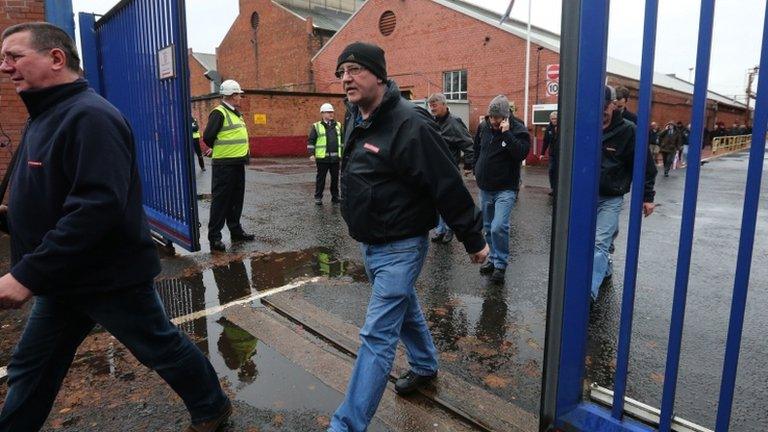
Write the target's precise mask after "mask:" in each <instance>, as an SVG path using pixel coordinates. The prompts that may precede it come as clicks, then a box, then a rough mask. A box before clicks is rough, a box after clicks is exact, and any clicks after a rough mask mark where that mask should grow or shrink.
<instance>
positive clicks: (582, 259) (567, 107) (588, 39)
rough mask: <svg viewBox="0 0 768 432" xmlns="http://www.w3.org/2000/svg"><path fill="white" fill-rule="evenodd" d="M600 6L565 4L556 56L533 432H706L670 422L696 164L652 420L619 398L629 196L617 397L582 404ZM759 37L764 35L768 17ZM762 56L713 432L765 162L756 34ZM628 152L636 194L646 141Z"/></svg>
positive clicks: (630, 288) (647, 94) (699, 129)
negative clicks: (554, 165)
mask: <svg viewBox="0 0 768 432" xmlns="http://www.w3.org/2000/svg"><path fill="white" fill-rule="evenodd" d="M658 3H659V2H658V0H646V2H645V21H644V34H643V54H642V68H641V76H640V94H639V107H638V130H647V128H648V125H649V120H650V109H651V99H652V85H653V83H652V78H653V68H654V58H655V45H656V22H657V16H658ZM608 6H609V0H569V1H567V2H563V18H562V37H561V52H560V54H561V66H562V67H561V69H560V70H561V73H562V76H561V78H562V79H561V88H560V101H559V106H560V107H561V112H560V125H561V142H562V146H561V154H560V157H561V161H562V162H561V163H560V164H559V167H560V168H559V169H560V171H559V179H558V191H559V192H558V195H557V200H556V202H555V209H554V217H553V225H552V253H551V258H550V282H549V302H548V310H547V330H546V346H545V352H544V378H543V382H542V400H541V424H540V426H541V430H552V429H554V430H567V431H591V432H601V431H612V432H613V431H615V432H619V431H633V432H637V431H652V430H659V431H662V432H669V431H670V430H673V429H674V430H676V431H694V430H696V431H700V430H705V429H704V428H701V427H698V426H695V425H691V424H688V423H685V422H683V421H680V420H679V419H676V418H675V417H674V416H673V408H674V402H675V393H676V385H677V378H678V375H677V374H678V368H679V360H680V347H681V340H682V330H683V319H684V316H685V304H686V296H687V288H688V278H689V272H690V263H691V252H692V243H693V230H694V226H695V222H696V221H695V214H696V204H697V198H698V184H699V174H700V164H690V165H689V167H688V170H687V172H686V177H685V196H684V202H683V210H682V221H681V231H680V240H679V249H678V257H677V268H676V277H675V286H674V299H673V304H672V316H671V320H670V321H671V325H670V333H669V342H668V347H667V361H666V368H665V376H664V381H663V382H664V387H663V395H662V399H661V408H660V409H655V408H650V407H648V406H647V405H644V404H641V403H638V402H636V401H632V400H629V399H627V398H626V383H627V374H628V369H629V348H630V342H631V334H632V331H631V330H632V318H633V311H634V301H635V285H636V277H637V265H638V255H639V248H640V228H641V223H642V211H641V208H642V204H643V202H642V201H643V196H642V195H643V188H642V187H633V188H632V195H631V205H630V211H629V214H630V221H629V227H628V230H627V236H628V239H627V254H626V264H625V265H626V267H625V271H624V284H623V298H622V306H621V321H620V330H619V339H618V350H617V364H616V372H615V388H614V389H613V391H612V392H611V391H610V390H607V389H600V388H595V389H593V391H594V393H595V394H596V396H597V397H596V399H598V400H602V401H603V402H604V403H605V404H606V405H610V406H611V408H610V409H608V408H605V407H604V406H603V405H598V404H596V403H594V402H592V401H590V400H586V399H585V397H584V396H585V388H586V386H585V383H584V376H585V356H586V343H587V329H588V320H589V300H588V299H589V291H590V280H591V275H592V266H593V255H594V241H595V228H596V205H597V198H598V180H599V173H600V159H601V135H602V133H601V123H602V106H603V86H604V83H605V70H606V67H605V66H606V46H607V34H608V9H609V8H608ZM714 6H715V0H703V1H702V2H701V13H700V18H699V38H698V41H699V45H698V51H697V60H696V68H695V70H696V80H695V84H694V97H693V113H692V122H691V124H692V127H691V135H690V142H702V136H703V132H704V119H705V118H704V116H705V108H706V98H707V82H708V80H709V65H710V52H711V45H712V28H713V21H714ZM764 29H766V30H768V10H766V16H765V25H764ZM762 44H763V46H762V53H761V65H760V78H763V80H761V81H760V82H761V83H763V84H765V85H760V86H759V89H758V93H757V102H756V111H755V121H754V125H755V129H754V134H753V135H752V136H751V138H752V143H753V144H755V143H761V144H760V145H752V146H751V150H750V158H749V168H748V174H747V186H746V193H745V202H744V210H743V220H742V227H741V237H740V242H739V251H738V261H737V267H736V276H735V284H734V294H733V301H732V306H731V316H730V322H729V329H728V340H727V346H726V347H725V362H724V366H723V374H722V383H721V390H720V399H719V405H718V412H717V420H716V431H718V432H724V431H727V430H728V427H729V421H730V415H731V408H732V404H733V394H734V385H735V380H736V369H737V365H738V359H739V348H740V343H741V336H742V327H743V320H744V311H745V306H746V294H747V288H748V283H749V274H750V265H751V263H752V249H753V243H754V237H755V226H756V221H757V219H756V218H757V208H758V200H759V193H760V183H761V176H762V168H763V158H764V154H765V145H764V143H765V138H766V125H768V34H764V36H763V41H762ZM636 141H637V142H636V147H635V150H636V151H635V160H634V166H633V170H634V177H633V184H634V185H639V184H642V183H643V177H644V173H645V164H646V152H647V149H648V135H647V134H644V133H640V134H637V137H636ZM734 141H736V140H734ZM576 148H577V149H579V151H578V152H575V151H574V149H576ZM689 158H690V159H691V160H699V159H700V158H701V147H700V146H691V147H690V154H689ZM633 416H635V418H633ZM654 416H655V417H654ZM640 420H642V421H640Z"/></svg>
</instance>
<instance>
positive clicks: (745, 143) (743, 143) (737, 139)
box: [712, 135, 752, 154]
mask: <svg viewBox="0 0 768 432" xmlns="http://www.w3.org/2000/svg"><path fill="white" fill-rule="evenodd" d="M750 144H752V135H734V136H724V137H716V138H713V139H712V154H718V153H729V152H733V151H739V150H744V149H745V148H749V146H750Z"/></svg>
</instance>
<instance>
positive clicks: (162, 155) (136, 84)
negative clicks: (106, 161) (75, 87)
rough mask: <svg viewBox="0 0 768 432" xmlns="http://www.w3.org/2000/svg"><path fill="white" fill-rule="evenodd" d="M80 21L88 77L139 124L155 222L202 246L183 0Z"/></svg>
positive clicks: (162, 231)
mask: <svg viewBox="0 0 768 432" xmlns="http://www.w3.org/2000/svg"><path fill="white" fill-rule="evenodd" d="M79 22H80V37H81V41H82V47H83V61H84V65H85V71H86V77H87V78H88V80H89V82H90V83H91V85H92V86H93V87H94V88H96V89H97V90H98V91H99V92H100V93H101V95H102V96H104V97H105V98H107V99H108V100H109V101H110V102H112V103H113V104H114V105H115V106H116V107H117V108H118V109H120V111H121V112H122V113H123V115H125V117H126V118H127V119H128V120H129V122H130V124H131V126H132V128H133V133H134V136H135V139H136V146H137V149H136V151H137V155H138V161H139V170H140V172H141V180H142V188H143V195H144V210H145V212H146V213H147V217H148V219H149V223H150V226H151V228H152V229H153V231H154V232H155V233H156V234H158V235H159V236H160V237H162V238H163V239H164V241H165V242H174V243H177V244H179V245H180V246H182V247H184V248H185V249H188V250H190V251H197V250H200V242H199V226H198V217H197V202H196V198H197V193H196V184H195V168H194V162H193V160H194V159H193V154H192V143H191V141H192V132H191V124H190V119H191V113H190V96H189V79H188V75H189V71H188V64H187V33H186V23H185V12H184V1H183V0H123V1H122V2H120V3H119V4H118V5H117V6H115V7H114V8H113V9H112V10H110V11H109V12H107V14H106V15H104V16H103V17H101V18H100V19H98V21H97V20H96V16H95V15H93V14H83V13H81V14H80V16H79Z"/></svg>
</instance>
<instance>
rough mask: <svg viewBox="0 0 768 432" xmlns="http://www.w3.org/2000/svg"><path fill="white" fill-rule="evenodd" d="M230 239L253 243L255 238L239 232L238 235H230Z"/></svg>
mask: <svg viewBox="0 0 768 432" xmlns="http://www.w3.org/2000/svg"><path fill="white" fill-rule="evenodd" d="M230 237H232V240H233V241H253V240H254V239H255V238H256V236H255V235H253V234H248V233H247V232H245V231H243V232H239V233H233V234H230Z"/></svg>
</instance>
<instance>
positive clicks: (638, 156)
mask: <svg viewBox="0 0 768 432" xmlns="http://www.w3.org/2000/svg"><path fill="white" fill-rule="evenodd" d="M658 12H659V1H658V0H646V2H645V21H644V23H645V29H644V30H643V57H642V63H641V64H642V66H641V68H642V69H641V72H640V94H639V96H638V110H637V115H638V121H637V128H636V130H635V160H634V166H633V171H632V172H633V175H632V185H633V186H632V195H631V203H630V206H629V209H630V213H629V229H628V231H627V258H626V264H625V268H624V294H623V298H622V301H621V322H620V325H619V342H618V353H617V356H616V376H615V381H614V389H615V390H614V395H613V409H612V410H611V415H612V416H613V418H615V419H617V420H621V418H622V417H623V415H624V395H625V393H626V390H627V372H628V369H629V349H630V344H631V341H632V318H633V315H634V310H635V290H636V288H637V287H636V285H637V262H638V260H639V257H640V228H641V227H642V224H643V201H644V200H643V198H644V197H643V195H644V191H645V188H644V187H643V185H644V184H645V170H646V168H647V167H646V164H647V161H648V157H647V155H648V134H647V133H646V132H645V131H646V130H647V129H648V124H649V120H650V116H651V102H652V101H653V67H654V61H655V58H656V19H657V17H658ZM654 163H655V162H654Z"/></svg>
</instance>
